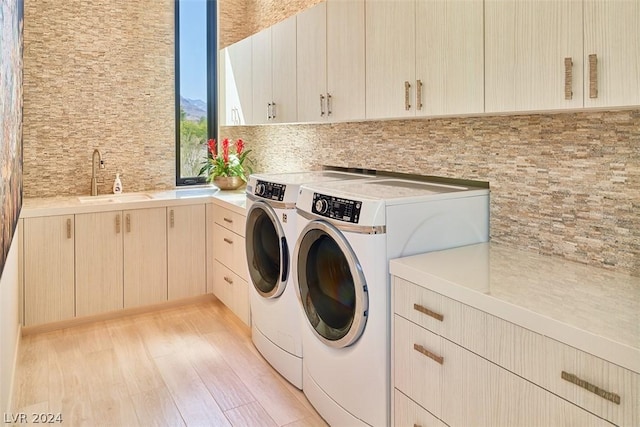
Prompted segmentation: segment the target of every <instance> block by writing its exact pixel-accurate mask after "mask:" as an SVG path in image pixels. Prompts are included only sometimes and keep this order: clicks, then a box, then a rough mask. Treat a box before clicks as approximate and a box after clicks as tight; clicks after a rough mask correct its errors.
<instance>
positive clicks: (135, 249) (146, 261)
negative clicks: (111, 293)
mask: <svg viewBox="0 0 640 427" xmlns="http://www.w3.org/2000/svg"><path fill="white" fill-rule="evenodd" d="M166 215H167V213H166V208H153V209H136V210H129V211H124V306H125V308H129V307H137V306H141V305H147V304H155V303H159V302H163V301H166V300H167V225H166V224H167V218H166Z"/></svg>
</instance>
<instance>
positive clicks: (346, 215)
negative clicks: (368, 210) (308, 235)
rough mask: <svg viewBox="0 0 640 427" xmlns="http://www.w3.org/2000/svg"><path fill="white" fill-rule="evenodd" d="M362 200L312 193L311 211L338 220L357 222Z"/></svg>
mask: <svg viewBox="0 0 640 427" xmlns="http://www.w3.org/2000/svg"><path fill="white" fill-rule="evenodd" d="M361 208H362V202H360V201H358V200H350V199H343V198H341V197H334V196H328V195H326V194H320V193H313V206H311V212H313V213H314V214H316V215H320V216H324V217H327V218H331V219H337V220H339V221H345V222H352V223H354V224H357V223H358V220H359V219H360V209H361Z"/></svg>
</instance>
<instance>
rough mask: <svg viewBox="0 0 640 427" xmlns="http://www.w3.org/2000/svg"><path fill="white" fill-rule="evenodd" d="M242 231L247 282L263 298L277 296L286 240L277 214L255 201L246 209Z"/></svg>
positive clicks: (283, 277)
mask: <svg viewBox="0 0 640 427" xmlns="http://www.w3.org/2000/svg"><path fill="white" fill-rule="evenodd" d="M245 231H246V233H245V239H246V241H245V248H246V251H247V264H248V265H249V276H250V277H251V283H253V287H254V288H255V289H256V291H258V294H260V295H262V296H263V297H265V298H277V297H278V296H280V294H282V292H283V291H284V288H285V287H286V285H287V277H288V276H289V250H288V247H287V239H286V236H285V235H284V231H283V229H282V225H280V222H279V221H278V216H277V215H276V213H275V211H274V210H273V208H272V207H271V206H269V204H267V203H265V202H262V201H257V202H255V203H254V204H253V205H252V206H251V208H250V209H249V212H247V223H246V230H245Z"/></svg>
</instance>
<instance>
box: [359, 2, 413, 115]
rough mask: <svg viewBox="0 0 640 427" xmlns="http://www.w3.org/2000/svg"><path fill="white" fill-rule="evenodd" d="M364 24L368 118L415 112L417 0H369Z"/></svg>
mask: <svg viewBox="0 0 640 427" xmlns="http://www.w3.org/2000/svg"><path fill="white" fill-rule="evenodd" d="M365 26H366V115H367V118H368V119H377V118H393V117H407V116H413V115H414V114H415V110H414V103H413V99H414V96H413V93H414V90H415V87H414V86H415V40H416V38H415V36H416V33H415V1H392V0H371V1H368V2H367V7H366V24H365ZM406 85H410V87H407V86H406Z"/></svg>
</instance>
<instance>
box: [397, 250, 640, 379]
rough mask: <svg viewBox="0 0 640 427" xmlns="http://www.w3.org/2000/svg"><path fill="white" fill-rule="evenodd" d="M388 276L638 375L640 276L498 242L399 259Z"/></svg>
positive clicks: (639, 370)
mask: <svg viewBox="0 0 640 427" xmlns="http://www.w3.org/2000/svg"><path fill="white" fill-rule="evenodd" d="M390 272H391V274H392V275H395V276H398V277H401V278H403V279H405V280H408V281H410V282H413V283H416V284H418V285H420V286H423V287H425V288H428V289H430V290H432V291H434V292H437V293H439V294H442V295H444V296H447V297H449V298H452V299H455V300H458V301H460V302H462V303H464V304H467V305H469V306H472V307H475V308H477V309H479V310H482V311H485V312H487V313H489V314H491V315H494V316H496V317H500V318H502V319H504V320H507V321H510V322H512V323H515V324H517V325H519V326H522V327H524V328H527V329H529V330H531V331H534V332H537V333H539V334H542V335H545V336H548V337H550V338H553V339H555V340H558V341H561V342H564V343H566V344H568V345H571V346H573V347H576V348H578V349H580V350H583V351H586V352H588V353H591V354H593V355H595V356H598V357H601V358H603V359H606V360H608V361H610V362H612V363H615V364H618V365H620V366H623V367H625V368H627V369H630V370H632V371H635V372H637V373H640V277H634V276H629V275H625V274H621V273H616V272H612V271H608V270H605V269H601V268H597V267H592V266H587V265H583V264H579V263H576V262H572V261H568V260H564V259H562V258H559V257H552V256H545V255H538V254H536V253H533V252H526V251H522V250H516V249H513V248H510V247H505V246H503V245H498V244H494V243H482V244H477V245H470V246H464V247H460V248H455V249H449V250H444V251H437V252H430V253H425V254H420V255H414V256H410V257H405V258H398V259H394V260H391V263H390Z"/></svg>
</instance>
